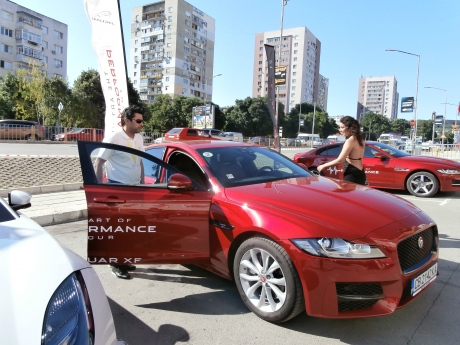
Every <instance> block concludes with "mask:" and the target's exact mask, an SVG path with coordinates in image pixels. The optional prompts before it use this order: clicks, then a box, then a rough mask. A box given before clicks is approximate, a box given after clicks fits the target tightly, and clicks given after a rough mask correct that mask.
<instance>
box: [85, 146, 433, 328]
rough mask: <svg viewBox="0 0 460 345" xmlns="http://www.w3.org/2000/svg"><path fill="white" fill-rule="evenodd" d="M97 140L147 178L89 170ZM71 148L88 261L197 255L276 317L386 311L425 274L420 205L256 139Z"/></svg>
mask: <svg viewBox="0 0 460 345" xmlns="http://www.w3.org/2000/svg"><path fill="white" fill-rule="evenodd" d="M101 148H107V149H111V150H114V151H118V152H119V154H124V155H126V156H128V157H129V158H130V159H131V158H133V160H134V161H139V160H142V164H143V167H144V174H145V177H146V179H145V182H146V183H145V184H142V185H124V184H116V183H108V182H107V181H106V182H104V181H98V180H97V178H96V174H95V172H94V164H93V161H94V160H95V158H96V157H97V155H98V152H99V150H100V149H101ZM78 151H79V155H80V163H81V169H82V175H83V181H84V188H85V194H86V200H87V205H88V237H87V239H88V261H89V262H90V263H91V264H104V265H106V264H108V263H111V264H117V263H118V264H123V263H124V264H127V263H131V264H139V265H155V264H197V265H199V266H201V267H204V268H206V269H208V270H210V271H212V272H214V273H216V274H218V275H220V276H223V277H225V278H227V279H231V280H234V281H235V283H236V287H237V289H238V292H239V294H240V296H241V298H242V300H243V302H244V303H245V304H246V306H247V307H248V308H249V309H250V310H251V311H252V312H254V313H255V314H256V315H257V316H259V317H260V318H262V319H264V320H267V321H270V322H275V323H278V322H283V321H287V320H289V319H291V318H293V317H295V316H296V315H298V314H299V313H301V312H303V311H306V312H307V313H308V314H309V315H313V316H319V317H327V318H356V317H369V316H378V315H387V314H391V313H393V312H394V311H395V310H396V309H397V308H401V307H403V306H405V305H407V304H408V303H409V302H411V301H413V300H414V299H415V298H417V297H418V296H419V295H420V294H421V293H422V292H423V291H425V290H426V289H427V288H429V286H430V285H432V283H433V280H434V279H435V278H436V275H437V261H438V251H439V250H438V243H439V240H438V229H437V226H436V224H435V222H434V221H433V220H432V219H431V218H430V217H429V216H427V215H426V214H425V213H423V212H422V211H421V210H420V209H418V208H417V207H416V206H414V205H413V204H412V203H410V202H409V201H407V200H404V199H402V198H399V197H395V196H392V195H390V194H388V193H383V192H380V191H378V190H375V189H371V188H367V187H365V186H360V185H357V184H354V183H347V182H342V181H338V180H333V179H328V178H324V177H320V176H313V175H311V174H310V173H309V172H308V171H306V170H305V169H304V168H303V167H301V166H299V165H298V164H296V163H294V162H293V161H292V160H290V159H289V158H287V157H285V156H283V155H281V154H279V153H278V152H276V151H274V150H271V149H269V148H267V147H261V146H259V145H254V144H248V143H239V142H233V141H224V140H205V141H199V140H188V141H165V142H163V143H161V144H155V145H151V146H148V147H147V148H146V151H145V152H141V151H139V150H135V149H132V148H129V147H125V146H118V145H114V144H108V143H95V142H82V141H79V142H78ZM116 153H117V152H116ZM331 205H333V206H334V209H337V210H340V212H339V213H337V212H331ZM357 219H359V224H358V223H357ZM133 276H134V279H136V274H135V273H134V274H133Z"/></svg>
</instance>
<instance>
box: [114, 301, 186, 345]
mask: <svg viewBox="0 0 460 345" xmlns="http://www.w3.org/2000/svg"><path fill="white" fill-rule="evenodd" d="M107 299H108V300H109V304H110V308H111V309H112V316H113V320H114V322H115V329H116V331H117V338H118V339H121V340H123V341H125V342H126V343H127V344H128V345H151V344H162V345H174V344H177V343H178V342H188V341H189V340H190V336H189V333H188V332H187V331H186V330H185V329H184V328H182V327H180V326H176V325H172V324H163V325H161V326H160V328H159V329H158V331H155V330H153V329H152V328H150V327H149V326H148V325H147V324H146V323H144V322H143V321H142V320H140V319H138V318H137V317H136V316H134V315H133V314H132V313H130V312H129V311H127V310H126V309H125V308H123V307H122V306H120V305H119V304H118V303H117V302H115V301H114V300H112V299H111V298H109V297H107Z"/></svg>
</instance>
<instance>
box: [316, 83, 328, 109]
mask: <svg viewBox="0 0 460 345" xmlns="http://www.w3.org/2000/svg"><path fill="white" fill-rule="evenodd" d="M328 93H329V79H328V78H326V77H324V76H322V75H321V74H320V75H319V89H318V106H319V107H320V108H321V109H323V110H324V111H326V112H327V97H328Z"/></svg>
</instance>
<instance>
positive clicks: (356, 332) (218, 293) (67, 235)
mask: <svg viewBox="0 0 460 345" xmlns="http://www.w3.org/2000/svg"><path fill="white" fill-rule="evenodd" d="M392 194H396V195H399V196H400V197H402V198H404V199H408V200H410V201H411V202H413V203H414V204H415V205H417V206H418V207H419V208H421V209H422V210H423V211H424V212H426V213H427V214H428V215H430V216H431V217H432V218H433V219H434V220H435V221H436V223H437V225H438V227H439V233H440V247H441V249H440V260H439V267H438V270H439V276H438V277H437V279H436V280H435V282H434V284H433V285H432V286H431V287H430V288H429V289H428V290H426V291H425V292H423V293H422V295H421V296H420V297H419V298H418V299H417V300H416V301H414V302H413V303H411V304H409V305H408V306H406V307H405V308H403V309H400V310H398V311H396V312H395V313H393V314H392V315H389V316H385V317H377V318H367V319H352V320H333V319H320V318H313V317H309V316H307V315H305V314H302V315H299V316H298V317H296V318H294V319H292V320H290V321H288V322H286V323H283V324H280V325H274V324H270V323H268V322H265V321H263V320H261V319H259V318H258V317H257V316H255V315H254V314H252V313H250V312H249V310H248V309H247V308H246V307H245V305H244V304H243V302H242V301H241V299H240V297H239V294H238V291H237V289H236V287H235V285H234V284H233V282H230V281H227V280H225V279H223V278H220V277H218V276H216V275H214V274H212V273H209V272H207V271H204V270H202V269H200V268H198V267H195V266H187V267H184V266H181V265H146V266H138V269H137V270H136V271H135V272H134V273H133V274H132V276H133V279H132V280H121V279H117V278H115V276H114V275H112V274H111V271H110V269H109V268H108V267H107V266H94V267H95V269H96V272H97V274H98V276H99V278H100V279H101V281H102V284H103V286H104V289H105V291H106V294H107V296H108V299H109V303H110V305H111V308H112V313H113V317H114V320H115V326H116V330H117V335H118V337H119V338H121V339H123V340H125V341H126V342H127V343H128V344H129V345H135V344H136V345H147V344H148V345H150V344H179V343H186V344H203V345H207V344H210V345H211V344H212V345H215V344H344V343H345V344H354V345H365V344H366V345H367V344H382V345H384V344H385V345H386V344H392V345H399V344H401V345H403V344H416V345H419V344H420V345H425V344H426V345H428V344H430V345H432V344H449V345H450V344H458V339H460V329H459V327H458V325H459V324H460V311H459V308H458V306H459V305H460V269H459V266H460V265H459V263H460V251H459V248H460V226H459V225H460V212H458V210H460V192H457V193H440V194H438V195H437V196H436V197H434V198H430V199H422V198H416V197H413V196H411V195H409V194H407V193H404V192H392ZM335 211H337V210H333V206H331V212H335ZM46 229H47V230H48V231H49V232H50V233H51V234H52V235H53V236H55V238H57V239H58V240H59V241H60V242H61V243H63V244H64V245H66V246H67V247H69V248H70V249H72V250H73V251H75V252H77V253H78V254H80V255H81V256H82V257H86V222H85V221H80V222H74V223H67V224H61V225H55V226H49V227H46Z"/></svg>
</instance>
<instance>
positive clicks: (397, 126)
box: [390, 119, 410, 135]
mask: <svg viewBox="0 0 460 345" xmlns="http://www.w3.org/2000/svg"><path fill="white" fill-rule="evenodd" d="M390 127H391V131H392V132H395V133H401V135H409V132H410V124H409V121H407V120H406V119H394V120H392V121H391V122H390Z"/></svg>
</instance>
